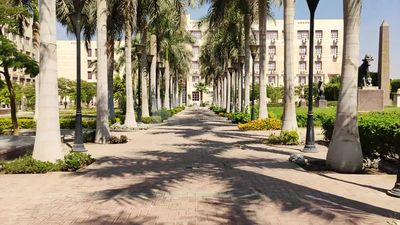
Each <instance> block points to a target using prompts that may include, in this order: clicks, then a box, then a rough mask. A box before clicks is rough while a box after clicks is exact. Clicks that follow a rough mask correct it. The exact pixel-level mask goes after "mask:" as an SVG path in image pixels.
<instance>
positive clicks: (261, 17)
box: [258, 0, 269, 119]
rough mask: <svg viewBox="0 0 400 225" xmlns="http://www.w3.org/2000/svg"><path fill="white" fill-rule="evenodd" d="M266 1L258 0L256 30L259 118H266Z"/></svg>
mask: <svg viewBox="0 0 400 225" xmlns="http://www.w3.org/2000/svg"><path fill="white" fill-rule="evenodd" d="M268 7H269V5H268V0H258V29H259V40H260V43H259V44H260V54H259V59H260V63H259V65H260V70H259V71H260V72H259V79H260V82H259V84H260V101H259V105H260V109H259V118H261V119H264V118H268V108H267V76H266V71H267V45H266V44H267V10H268Z"/></svg>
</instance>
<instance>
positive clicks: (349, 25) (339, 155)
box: [326, 0, 363, 173]
mask: <svg viewBox="0 0 400 225" xmlns="http://www.w3.org/2000/svg"><path fill="white" fill-rule="evenodd" d="M361 5H362V1H361V0H343V6H344V7H343V15H344V45H343V62H342V76H341V80H340V91H339V100H338V106H337V112H336V122H335V128H334V130H333V135H332V141H331V143H330V145H329V150H328V155H327V158H326V163H327V166H328V167H329V168H331V169H332V170H334V171H338V172H342V173H354V172H358V171H361V170H362V160H363V155H362V151H361V145H360V137H359V133H358V126H357V91H358V88H357V77H358V66H357V65H358V59H359V49H360V16H361Z"/></svg>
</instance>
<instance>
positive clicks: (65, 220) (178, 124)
mask: <svg viewBox="0 0 400 225" xmlns="http://www.w3.org/2000/svg"><path fill="white" fill-rule="evenodd" d="M126 135H127V136H128V137H129V143H128V144H124V145H95V144H90V145H87V148H88V149H89V153H90V154H92V155H93V156H94V157H95V158H96V159H97V161H96V162H95V163H94V164H92V165H91V166H89V167H88V168H86V169H84V170H82V171H80V172H78V173H49V174H41V175H0V224H18V225H21V224H30V225H31V224H41V225H42V224H140V225H142V224H146V225H147V224H165V225H167V224H238V225H246V224H262V225H267V224H273V225H279V224H282V225H299V224H302V225H308V224H315V225H317V224H318V225H322V224H323V225H325V224H340V225H346V224H363V225H366V224H371V225H372V224H374V225H376V224H387V222H391V221H393V220H395V219H400V215H399V212H400V204H399V200H398V199H394V198H391V197H388V196H387V195H386V194H385V190H387V189H390V188H391V187H392V186H393V184H394V180H395V177H394V176H391V175H343V174H335V173H321V174H317V173H310V172H306V171H304V170H302V169H301V168H299V167H298V166H297V165H294V164H292V163H290V162H288V158H289V156H290V155H291V154H293V153H296V152H298V151H299V150H300V149H301V147H302V146H293V147H283V146H281V147H272V146H267V145H265V144H263V143H262V138H263V137H265V132H243V131H239V130H238V129H237V128H236V126H235V125H232V124H230V123H228V122H227V121H226V120H225V119H223V118H220V117H217V116H215V115H214V114H213V113H212V112H210V111H209V110H207V109H202V108H189V109H187V110H185V111H184V112H182V113H179V114H178V115H176V116H175V117H173V118H171V119H170V120H168V121H167V122H166V123H165V124H162V125H160V126H155V127H152V128H151V129H149V130H143V131H137V132H132V133H126ZM318 148H319V149H320V150H321V151H320V153H318V154H314V155H313V154H309V156H310V157H319V158H322V157H324V154H326V147H324V146H318Z"/></svg>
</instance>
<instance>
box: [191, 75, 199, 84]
mask: <svg viewBox="0 0 400 225" xmlns="http://www.w3.org/2000/svg"><path fill="white" fill-rule="evenodd" d="M199 80H200V76H192V82H193V83H197V82H199Z"/></svg>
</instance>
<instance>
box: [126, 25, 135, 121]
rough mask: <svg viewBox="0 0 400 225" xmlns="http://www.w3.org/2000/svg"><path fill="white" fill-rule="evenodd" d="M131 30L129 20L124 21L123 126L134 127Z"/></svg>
mask: <svg viewBox="0 0 400 225" xmlns="http://www.w3.org/2000/svg"><path fill="white" fill-rule="evenodd" d="M131 52H132V30H131V25H130V24H129V22H125V74H126V79H125V80H126V115H125V126H126V127H128V128H136V127H137V123H136V118H135V109H134V104H133V84H132V54H131Z"/></svg>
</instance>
